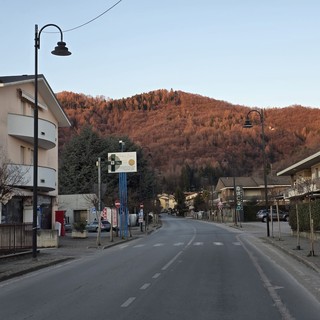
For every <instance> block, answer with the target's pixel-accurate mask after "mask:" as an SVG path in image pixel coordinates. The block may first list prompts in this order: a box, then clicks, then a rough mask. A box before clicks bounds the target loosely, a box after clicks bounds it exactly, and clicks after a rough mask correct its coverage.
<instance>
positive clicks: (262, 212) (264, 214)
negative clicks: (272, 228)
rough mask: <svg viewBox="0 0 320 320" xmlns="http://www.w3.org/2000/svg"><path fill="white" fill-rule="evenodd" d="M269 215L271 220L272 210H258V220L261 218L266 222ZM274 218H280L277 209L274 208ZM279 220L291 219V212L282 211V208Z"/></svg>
mask: <svg viewBox="0 0 320 320" xmlns="http://www.w3.org/2000/svg"><path fill="white" fill-rule="evenodd" d="M267 215H268V219H269V221H270V220H271V215H270V210H266V209H262V210H259V211H258V212H257V215H256V217H257V220H260V221H262V222H266V221H267ZM272 220H274V221H276V220H278V215H277V210H276V209H274V210H272ZM279 220H280V221H289V213H288V212H285V211H282V210H279Z"/></svg>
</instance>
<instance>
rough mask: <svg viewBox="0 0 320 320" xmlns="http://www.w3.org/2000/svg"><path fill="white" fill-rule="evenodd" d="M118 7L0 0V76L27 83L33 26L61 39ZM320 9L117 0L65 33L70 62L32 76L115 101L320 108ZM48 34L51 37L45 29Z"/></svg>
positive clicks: (48, 58)
mask: <svg viewBox="0 0 320 320" xmlns="http://www.w3.org/2000/svg"><path fill="white" fill-rule="evenodd" d="M117 1H118V0H91V1H85V0H55V1H50V0H28V1H26V0H0V5H1V6H0V8H1V9H0V27H1V42H0V43H1V44H0V46H1V53H0V56H1V59H0V75H19V74H34V26H35V24H38V25H39V28H41V27H43V26H44V25H46V24H48V23H54V24H57V25H59V27H61V29H63V30H68V29H70V28H74V27H76V26H79V25H81V24H83V23H85V22H87V21H89V20H90V19H92V18H94V17H96V16H98V15H99V14H100V13H102V12H103V11H105V10H106V9H107V8H109V7H111V6H112V5H113V4H115V3H116V2H117ZM319 17H320V1H319V0H193V1H192V0H122V1H121V2H120V3H119V4H118V5H117V6H116V7H115V8H114V9H112V10H111V11H109V12H108V13H106V14H105V15H103V16H102V17H100V18H99V19H97V20H95V21H94V22H92V23H90V24H88V25H86V26H84V27H82V28H79V29H76V30H74V31H70V32H65V33H64V40H65V41H66V42H67V46H68V48H69V49H70V51H71V52H72V55H71V56H70V57H56V56H53V55H51V54H50V52H51V51H52V50H53V47H54V46H55V45H56V43H57V41H58V40H59V35H58V34H54V33H53V34H50V33H42V34H41V49H40V51H39V73H43V74H44V75H45V76H46V78H47V80H48V82H49V84H50V85H51V87H52V89H53V91H54V92H60V91H63V90H67V91H73V92H75V93H84V94H87V95H91V96H96V95H104V96H105V97H110V98H112V99H118V98H122V97H130V96H133V95H135V94H139V93H143V92H149V91H151V90H156V89H168V90H170V89H171V88H172V89H174V90H182V91H186V92H190V93H195V94H200V95H203V96H207V97H210V98H214V99H218V100H224V101H228V102H230V103H233V104H240V105H245V106H250V107H285V106H289V105H293V104H301V105H303V106H311V107H320V18H319ZM45 31H48V32H49V31H56V29H54V28H53V29H50V28H46V29H45Z"/></svg>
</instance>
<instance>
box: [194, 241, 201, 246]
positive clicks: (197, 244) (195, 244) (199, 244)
mask: <svg viewBox="0 0 320 320" xmlns="http://www.w3.org/2000/svg"><path fill="white" fill-rule="evenodd" d="M193 245H194V246H203V242H194V243H193Z"/></svg>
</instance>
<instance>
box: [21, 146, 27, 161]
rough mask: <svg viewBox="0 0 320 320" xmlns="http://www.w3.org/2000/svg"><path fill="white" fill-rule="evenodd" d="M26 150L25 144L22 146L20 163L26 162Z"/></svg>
mask: <svg viewBox="0 0 320 320" xmlns="http://www.w3.org/2000/svg"><path fill="white" fill-rule="evenodd" d="M25 152H26V148H25V147H24V146H20V163H21V164H25Z"/></svg>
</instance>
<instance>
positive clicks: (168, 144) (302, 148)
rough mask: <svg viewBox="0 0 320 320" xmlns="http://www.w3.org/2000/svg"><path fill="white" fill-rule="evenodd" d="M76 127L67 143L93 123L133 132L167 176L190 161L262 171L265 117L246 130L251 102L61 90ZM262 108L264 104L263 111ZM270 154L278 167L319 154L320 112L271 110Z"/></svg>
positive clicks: (64, 137) (102, 130) (65, 132)
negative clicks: (108, 96)
mask: <svg viewBox="0 0 320 320" xmlns="http://www.w3.org/2000/svg"><path fill="white" fill-rule="evenodd" d="M57 98H58V100H59V101H60V103H61V105H62V107H63V109H64V111H65V112H66V114H67V116H68V117H69V119H70V120H71V122H72V124H73V128H72V129H66V128H64V129H62V130H61V129H60V133H59V143H60V144H61V148H63V145H64V143H65V142H67V141H68V140H69V139H70V137H71V136H72V134H74V133H75V132H79V130H81V128H82V127H83V126H84V125H91V126H92V127H93V128H94V129H95V130H96V131H97V132H98V133H99V134H101V135H102V136H106V135H116V136H128V137H129V138H130V139H131V140H132V141H133V142H134V143H136V144H138V145H140V146H141V147H145V148H148V149H149V152H150V155H151V157H150V160H151V161H150V163H151V165H152V166H153V167H154V168H157V169H158V170H159V172H161V173H162V174H164V175H174V174H178V173H179V172H180V171H181V170H182V168H183V167H184V166H185V165H188V166H190V167H195V168H204V167H207V166H211V167H214V168H221V170H222V171H223V170H224V169H223V168H222V163H228V164H229V169H228V170H227V171H229V172H225V173H229V174H231V171H232V174H234V175H249V174H253V173H255V174H260V173H261V166H262V152H261V122H260V119H259V115H258V114H257V113H254V112H253V113H251V114H250V119H251V120H252V122H253V127H252V128H251V129H245V128H243V124H244V121H245V118H246V115H247V113H248V112H249V111H250V110H252V109H251V108H250V107H246V106H242V105H234V104H231V103H228V102H225V101H221V100H216V99H213V98H208V97H203V96H201V95H198V94H192V93H186V92H183V91H174V90H173V89H171V90H170V91H168V90H166V89H159V90H155V91H150V92H148V93H142V94H137V95H135V96H132V97H129V98H123V99H117V100H112V99H106V98H105V97H104V96H97V97H91V96H87V95H84V94H77V93H73V92H67V91H64V92H60V93H58V94H57ZM255 110H257V111H260V108H259V109H255ZM264 116H265V122H264V124H265V142H266V149H265V150H266V155H267V159H268V163H269V168H270V170H272V171H273V172H274V171H277V170H279V169H281V168H283V167H285V166H288V165H290V164H292V163H293V162H295V161H298V160H300V159H301V158H303V157H305V156H307V155H309V154H311V153H313V152H315V151H318V148H319V142H320V141H319V137H320V136H319V133H320V130H319V128H320V110H319V109H316V108H311V107H303V106H298V105H295V106H289V107H286V108H268V109H264Z"/></svg>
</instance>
